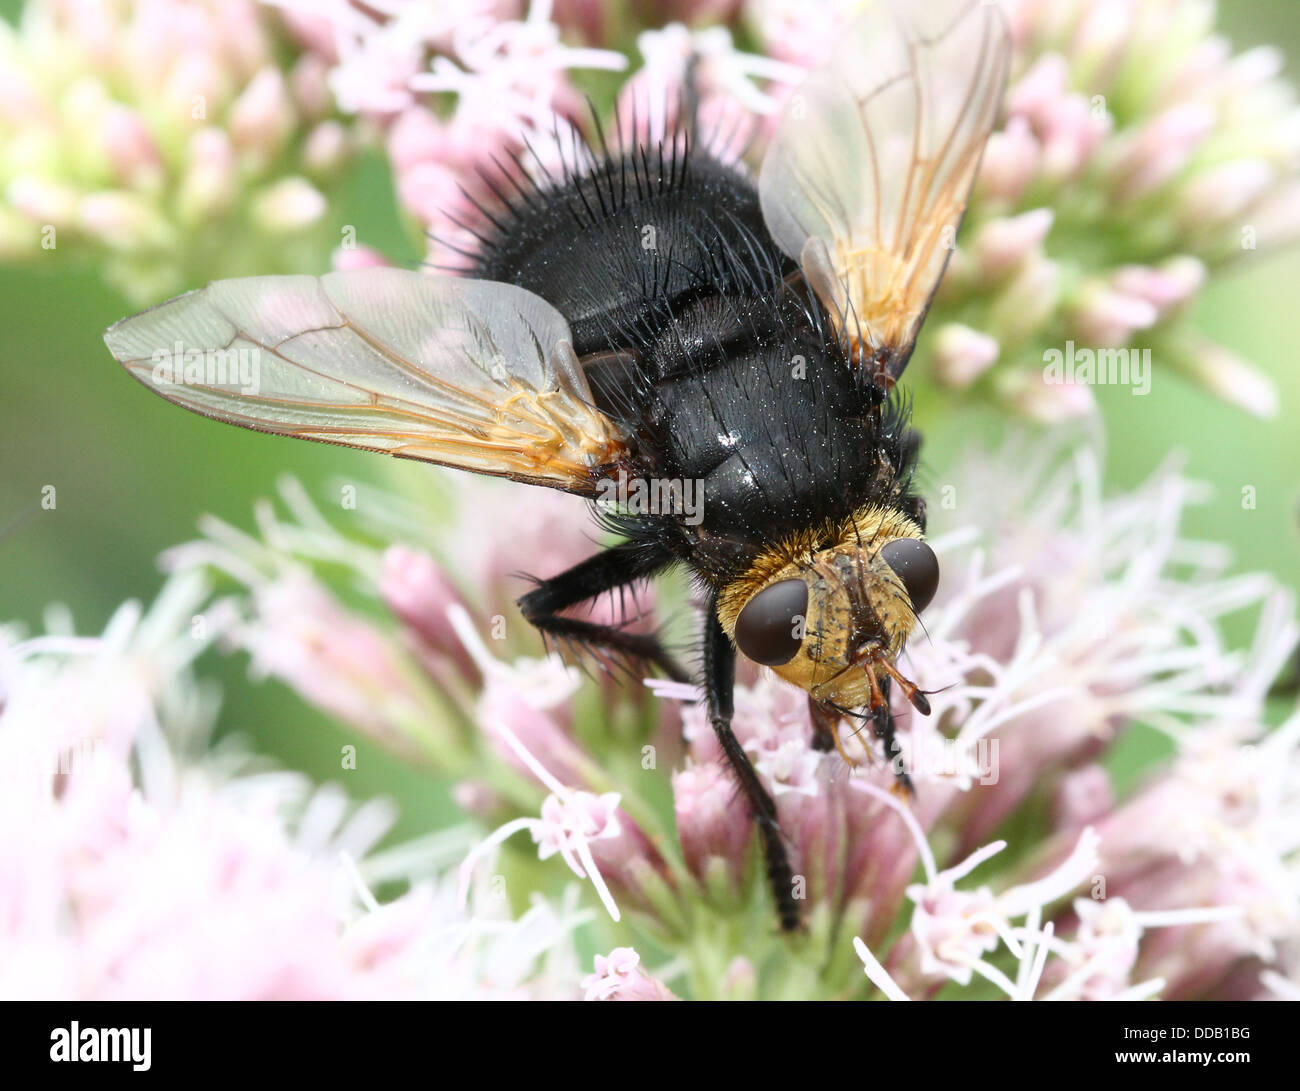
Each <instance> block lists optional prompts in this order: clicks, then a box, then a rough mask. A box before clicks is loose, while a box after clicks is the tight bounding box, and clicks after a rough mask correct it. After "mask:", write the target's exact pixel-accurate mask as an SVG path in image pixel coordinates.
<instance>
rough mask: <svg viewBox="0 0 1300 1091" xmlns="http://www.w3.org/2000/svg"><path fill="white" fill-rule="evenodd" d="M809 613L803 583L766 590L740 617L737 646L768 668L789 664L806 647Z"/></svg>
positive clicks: (737, 628)
mask: <svg viewBox="0 0 1300 1091" xmlns="http://www.w3.org/2000/svg"><path fill="white" fill-rule="evenodd" d="M807 611H808V585H807V584H806V583H804V581H803V580H782V581H781V582H780V583H774V584H772V586H771V587H765V588H763V590H761V591H760V592H759V593H758V594H757V595H755V596H754V597H753V598H752V599H750V600H749V601H748V602H747V603H745V608H744V609H743V610H741V611H740V616H739V617H738V618H736V646H737V647H738V648H739V649H740V650H741V651H742V652H744V653H745V655H747V656H748V657H749V658H750V659H752V660H753V661H754V662H755V663H762V664H763V666H765V667H779V666H780V665H781V664H782V663H788V662H790V660H791V659H793V658H794V657H795V655H796V653H797V652H798V651H799V647H800V645H802V644H803V631H804V624H803V623H804V617H805V615H806V614H807Z"/></svg>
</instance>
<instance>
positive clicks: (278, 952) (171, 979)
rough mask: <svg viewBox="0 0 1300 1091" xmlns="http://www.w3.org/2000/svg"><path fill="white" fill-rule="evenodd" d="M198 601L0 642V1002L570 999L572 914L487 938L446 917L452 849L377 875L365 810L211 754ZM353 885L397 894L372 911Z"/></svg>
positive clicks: (243, 759)
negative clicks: (101, 627) (443, 874)
mask: <svg viewBox="0 0 1300 1091" xmlns="http://www.w3.org/2000/svg"><path fill="white" fill-rule="evenodd" d="M206 594H207V589H206V588H205V587H204V586H203V585H202V583H201V582H200V581H199V580H197V579H196V578H195V576H194V574H193V573H190V574H188V575H186V576H182V577H178V578H176V579H174V580H172V581H170V582H169V583H168V584H167V585H166V587H165V588H164V590H163V592H162V594H161V595H160V596H159V598H158V600H157V601H156V602H155V603H154V605H153V606H152V607H151V608H150V609H149V610H148V611H144V610H142V609H140V607H139V606H138V605H136V604H133V603H128V604H127V605H125V606H123V607H122V608H121V609H120V610H118V611H117V613H116V614H115V615H114V616H113V618H112V619H111V621H110V622H109V624H108V626H107V628H106V629H105V631H104V633H103V634H102V635H101V636H99V637H78V636H74V635H72V634H71V633H69V632H66V631H62V627H60V628H59V629H56V630H55V631H53V632H51V633H50V634H48V635H44V636H37V637H31V638H25V639H24V638H22V637H19V636H18V635H17V634H16V633H15V632H13V631H4V632H3V633H2V634H0V752H2V753H3V754H4V758H5V760H4V761H3V762H2V763H0V780H3V784H0V860H3V863H0V880H2V881H0V922H2V923H0V995H2V996H5V997H8V998H19V997H21V998H24V999H33V998H42V997H44V998H60V999H68V998H77V999H91V1000H140V999H149V1000H156V999H207V1000H212V999H378V998H382V997H387V998H392V997H398V996H404V997H411V998H417V997H448V996H450V997H460V998H465V997H485V996H513V997H519V996H548V995H550V996H554V995H575V994H576V986H575V984H574V983H575V981H576V977H577V969H576V965H572V964H571V963H570V962H568V961H567V960H571V959H572V952H571V950H570V949H569V948H568V946H567V945H568V942H569V937H570V935H571V933H572V929H573V928H574V927H575V926H576V925H577V924H579V923H580V922H581V916H580V915H578V914H575V912H574V911H573V909H572V907H571V906H569V907H565V908H561V909H558V910H557V909H555V908H553V907H551V906H549V905H548V904H546V903H544V902H542V901H540V900H538V901H536V902H535V904H534V906H533V908H532V909H531V910H529V911H528V912H527V913H525V914H524V915H523V916H522V917H520V918H519V919H518V920H511V919H510V918H504V919H501V918H498V919H497V920H496V921H495V922H494V921H492V920H491V919H490V918H488V917H486V916H484V915H482V914H480V915H479V916H478V917H476V918H474V919H470V918H468V917H467V916H466V915H465V914H463V913H462V912H461V911H460V910H459V909H458V908H457V907H456V904H455V902H454V900H452V899H451V898H450V897H449V894H450V893H451V888H450V887H449V886H448V884H447V882H446V881H445V879H442V878H439V877H438V871H439V870H441V869H445V867H446V865H447V863H449V862H450V859H449V851H450V853H451V854H452V856H454V855H458V854H461V853H463V852H464V846H465V841H464V830H463V829H462V830H461V831H455V830H452V831H448V832H447V833H446V834H444V835H442V836H441V839H440V840H437V841H435V842H432V843H430V844H428V845H426V846H423V847H413V848H405V849H401V850H400V851H401V853H402V854H403V856H404V859H403V862H402V864H401V865H399V866H397V867H396V868H395V867H394V866H393V865H391V864H389V863H388V862H387V859H386V857H385V854H384V853H375V852H374V851H373V850H374V848H375V845H376V843H377V842H378V841H379V839H380V838H381V837H382V836H383V835H384V834H385V832H386V831H387V829H388V828H389V826H390V824H391V822H392V818H393V815H392V812H391V807H389V806H388V805H387V804H385V803H384V802H383V801H381V800H375V801H371V802H369V803H366V804H364V805H362V806H359V807H358V806H356V805H354V804H352V803H351V802H350V801H349V800H348V799H347V797H346V796H345V795H344V793H343V791H342V790H341V789H340V788H338V787H337V786H326V787H321V788H316V787H313V786H312V785H311V784H310V783H308V782H307V780H306V778H304V777H302V776H301V775H299V774H294V773H287V772H281V771H276V770H272V769H268V768H266V767H265V763H256V762H254V761H253V760H252V759H251V756H250V755H248V754H247V753H245V752H244V751H243V750H242V749H241V748H240V747H238V746H237V745H236V746H231V745H229V744H219V745H217V746H215V747H214V746H212V744H211V743H210V741H209V739H208V737H207V733H208V732H209V731H210V729H211V726H212V721H213V717H214V715H215V711H216V709H215V705H214V701H213V694H212V692H211V689H210V688H208V687H200V686H199V685H197V683H196V680H195V679H194V676H193V670H192V663H193V660H194V658H195V657H196V656H197V655H198V653H199V651H201V650H202V649H203V648H204V647H206V646H207V644H208V643H210V640H211V633H205V632H203V631H201V630H196V629H195V627H194V626H193V625H192V619H193V618H194V617H195V616H196V614H195V612H196V611H197V610H198V609H199V608H200V607H201V605H202V602H203V600H204V598H205V596H206ZM88 687H89V688H88ZM397 851H399V850H388V852H389V854H393V853H395V852H397ZM364 873H373V874H374V875H375V876H376V877H377V878H382V879H383V880H384V881H386V882H389V883H391V882H394V881H397V880H403V881H405V883H406V884H408V886H409V889H408V890H407V892H406V893H404V894H401V895H400V896H398V897H396V898H395V899H392V900H390V901H388V902H387V903H385V904H382V905H381V904H380V903H379V902H377V901H376V900H375V898H374V896H373V895H372V894H371V893H370V891H369V889H368V888H367V887H366V885H365V881H364V879H363V874H364ZM561 966H563V969H562V972H561V974H560V977H559V978H558V979H557V978H556V977H555V976H554V971H555V970H556V969H557V968H559V967H561ZM557 980H562V981H564V982H565V983H566V984H565V985H564V986H563V988H556V985H555V982H556V981H557Z"/></svg>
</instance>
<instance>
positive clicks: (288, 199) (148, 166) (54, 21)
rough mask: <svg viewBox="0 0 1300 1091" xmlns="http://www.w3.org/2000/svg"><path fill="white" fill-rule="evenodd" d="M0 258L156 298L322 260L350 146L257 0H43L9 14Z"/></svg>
mask: <svg viewBox="0 0 1300 1091" xmlns="http://www.w3.org/2000/svg"><path fill="white" fill-rule="evenodd" d="M0 67H2V68H3V69H4V72H5V76H4V79H3V80H2V81H0V164H2V165H0V258H4V259H5V260H11V261H24V262H27V263H37V262H40V261H43V260H49V259H50V258H51V257H63V256H64V255H68V256H69V257H71V258H72V259H74V260H77V261H81V262H89V261H94V262H97V263H99V264H100V265H102V268H103V271H104V274H105V276H107V278H108V279H109V280H110V281H111V282H112V283H113V284H114V285H115V286H116V287H117V288H118V289H119V290H120V291H121V292H122V293H123V294H124V295H126V296H127V297H129V298H130V299H132V300H135V301H137V302H141V303H144V302H156V301H157V300H158V299H160V298H163V297H165V296H167V295H169V294H174V293H176V292H178V291H180V290H182V289H185V288H192V287H194V286H195V285H196V284H197V283H199V282H201V281H205V280H210V279H214V278H216V277H219V276H235V275H251V274H254V273H271V272H276V271H285V272H288V271H295V272H296V271H300V270H301V268H302V266H303V264H304V263H307V264H310V263H312V262H313V261H314V262H315V263H316V264H318V265H323V264H324V259H325V257H326V255H327V254H328V253H329V249H330V247H331V245H332V242H331V239H330V235H331V232H332V231H333V228H332V227H330V226H329V225H328V223H327V220H326V216H325V213H326V207H327V203H328V196H329V194H330V193H331V191H332V189H333V187H334V185H335V184H336V182H337V180H338V178H339V176H340V174H341V172H342V169H343V168H344V167H345V166H346V164H347V162H348V161H349V159H350V157H351V152H352V149H353V147H354V146H355V143H356V141H355V138H354V136H353V132H352V129H351V127H350V126H346V125H344V124H341V123H340V121H339V120H337V119H335V118H331V117H330V116H329V114H330V112H331V105H330V102H329V99H328V96H327V95H322V94H320V93H319V90H318V88H316V87H315V86H314V84H313V79H312V74H311V69H312V62H305V63H304V64H303V65H299V66H294V67H281V61H280V59H279V58H278V57H277V50H276V44H275V40H274V32H273V30H272V28H271V27H270V26H269V25H268V24H267V21H266V19H265V18H264V14H263V10H262V9H261V8H259V6H258V5H257V4H255V3H252V2H251V0H233V2H227V3H221V4H217V3H214V2H210V0H193V2H182V0H159V2H155V3H150V4H144V5H140V4H133V3H128V2H126V0H112V2H103V3H101V2H97V0H92V2H79V0H32V2H31V3H29V4H27V5H26V6H25V7H24V9H23V13H22V17H21V20H20V22H19V23H18V25H17V26H16V27H11V26H10V25H9V24H7V23H5V24H0Z"/></svg>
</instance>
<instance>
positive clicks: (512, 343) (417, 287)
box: [104, 268, 627, 495]
mask: <svg viewBox="0 0 1300 1091" xmlns="http://www.w3.org/2000/svg"><path fill="white" fill-rule="evenodd" d="M104 340H105V342H106V343H107V344H108V347H109V350H110V351H111V352H112V353H113V355H114V356H115V357H116V358H117V359H118V361H119V362H121V363H122V364H123V365H125V366H126V368H127V370H128V371H130V372H131V373H132V374H133V375H134V376H135V377H136V378H137V379H139V380H140V381H141V382H143V383H144V384H145V385H146V386H148V387H150V388H151V389H152V390H154V391H155V392H156V393H158V394H161V395H162V396H163V397H164V398H166V399H167V400H168V401H172V402H175V403H176V404H177V405H183V406H185V408H187V409H192V410H194V411H195V412H196V413H202V414H203V415H204V416H207V417H213V418H215V419H217V420H222V421H228V422H229V423H231V424H238V425H240V426H241V427H244V428H252V429H255V430H257V431H261V432H274V433H277V434H280V435H285V436H299V437H301V438H303V439H314V440H321V441H324V442H327V443H340V444H343V445H345V446H348V447H359V448H363V449H366V450H371V451H382V452H385V453H387V454H391V455H396V456H398V457H400V458H413V459H419V460H421V461H424V462H434V463H438V464H440V465H444V466H454V467H457V468H459V469H464V470H472V471H474V472H476V473H482V474H491V475H495V476H501V477H509V478H513V479H515V480H517V481H525V482H528V483H530V484H536V485H547V486H550V487H552V488H558V489H564V490H565V491H568V492H574V493H580V494H584V495H590V494H591V493H592V492H594V490H595V483H596V481H597V480H598V479H599V478H600V477H601V476H602V473H601V470H602V467H609V466H612V465H614V464H616V463H618V462H619V461H621V460H622V458H623V457H624V455H626V453H627V447H626V444H625V442H624V439H623V436H622V435H621V433H620V431H619V429H618V428H617V426H616V425H615V424H614V423H613V422H611V421H610V420H609V419H608V418H607V417H606V416H605V415H604V414H602V413H601V412H599V411H598V410H597V409H596V408H595V407H594V406H593V405H592V404H591V392H590V390H589V389H588V386H587V381H586V379H585V378H584V376H583V373H582V369H581V368H580V367H579V365H578V361H577V359H576V357H575V356H574V354H573V349H572V347H571V344H570V332H569V326H568V323H567V322H566V321H565V320H564V318H563V316H562V315H561V314H560V313H559V311H557V310H556V309H555V308H554V307H552V306H551V305H550V304H549V303H547V302H546V301H545V300H543V299H541V298H539V297H538V296H536V295H534V294H533V293H531V292H528V291H526V290H524V289H523V288H517V287H515V286H513V285H510V284H499V283H495V282H491V281H476V280H464V279H459V278H452V277H437V276H428V275H425V274H422V273H417V272H414V271H410V270H405V269H388V268H383V269H362V270H353V271H349V272H341V273H329V274H327V275H326V276H323V277H319V278H317V277H310V276H268V277H248V278H245V279H239V280H220V281H216V282H214V283H212V284H209V285H208V286H207V287H206V288H202V289H200V290H198V291H195V292H190V293H189V294H187V295H183V296H179V297H177V298H176V299H173V300H170V301H169V302H167V303H163V304H160V305H159V306H157V307H154V308H152V309H151V310H148V311H144V312H143V313H141V314H138V315H136V316H135V317H133V318H127V319H124V320H123V321H121V322H119V323H117V324H116V325H114V326H112V327H111V328H110V329H109V330H108V332H107V333H106V334H105V335H104Z"/></svg>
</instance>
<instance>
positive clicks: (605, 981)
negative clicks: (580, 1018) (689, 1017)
mask: <svg viewBox="0 0 1300 1091" xmlns="http://www.w3.org/2000/svg"><path fill="white" fill-rule="evenodd" d="M640 964H641V956H640V955H638V954H637V953H636V951H635V950H633V949H632V948H631V947H615V948H614V950H612V951H610V953H609V954H608V955H597V956H596V972H595V973H593V974H591V975H590V976H588V977H585V978H583V980H582V987H583V989H584V990H586V993H585V995H584V997H583V999H585V1000H676V999H677V997H675V996H673V994H672V993H671V992H669V990H668V989H667V988H665V987H664V986H663V985H661V984H660V983H659V982H658V981H656V980H655V979H654V978H652V977H647V976H646V975H645V974H644V973H642V972H641V970H640V968H639V967H640Z"/></svg>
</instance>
